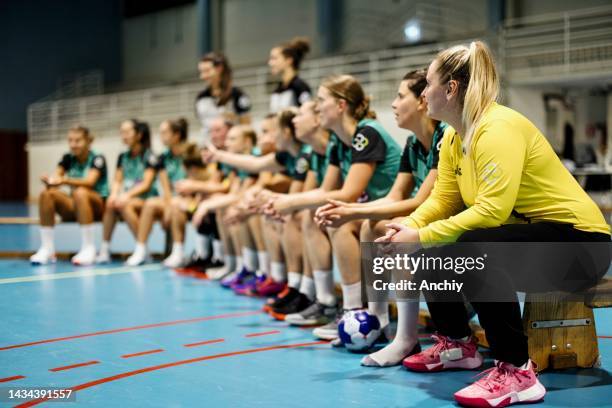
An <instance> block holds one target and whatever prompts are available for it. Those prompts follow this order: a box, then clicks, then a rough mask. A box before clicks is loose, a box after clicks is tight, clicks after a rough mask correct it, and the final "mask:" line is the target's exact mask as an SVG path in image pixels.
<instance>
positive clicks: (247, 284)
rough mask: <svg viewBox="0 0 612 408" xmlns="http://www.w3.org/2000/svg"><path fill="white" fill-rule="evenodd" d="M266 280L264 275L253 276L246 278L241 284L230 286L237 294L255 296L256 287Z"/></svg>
mask: <svg viewBox="0 0 612 408" xmlns="http://www.w3.org/2000/svg"><path fill="white" fill-rule="evenodd" d="M265 280H266V276H265V275H261V276H255V278H254V279H247V280H246V281H244V282H243V283H242V284H239V285H235V286H233V287H232V289H234V292H235V293H236V294H237V295H243V296H257V287H258V286H259V285H261V283H262V282H263V281H265Z"/></svg>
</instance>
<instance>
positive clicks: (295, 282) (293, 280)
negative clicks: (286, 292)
mask: <svg viewBox="0 0 612 408" xmlns="http://www.w3.org/2000/svg"><path fill="white" fill-rule="evenodd" d="M287 276H288V282H287V284H288V285H289V287H290V288H293V289H299V288H300V283H301V282H302V274H301V273H297V272H289V273H287Z"/></svg>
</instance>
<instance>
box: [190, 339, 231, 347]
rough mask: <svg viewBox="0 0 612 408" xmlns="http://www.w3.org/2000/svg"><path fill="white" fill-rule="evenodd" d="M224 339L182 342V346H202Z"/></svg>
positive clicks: (220, 341)
mask: <svg viewBox="0 0 612 408" xmlns="http://www.w3.org/2000/svg"><path fill="white" fill-rule="evenodd" d="M224 341H225V339H215V340H205V341H199V342H197V343H189V344H183V347H197V346H204V345H206V344H213V343H222V342H224Z"/></svg>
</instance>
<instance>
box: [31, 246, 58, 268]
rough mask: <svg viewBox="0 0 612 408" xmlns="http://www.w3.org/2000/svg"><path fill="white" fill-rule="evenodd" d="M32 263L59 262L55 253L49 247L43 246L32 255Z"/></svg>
mask: <svg viewBox="0 0 612 408" xmlns="http://www.w3.org/2000/svg"><path fill="white" fill-rule="evenodd" d="M30 262H31V263H32V265H47V264H50V263H55V262H57V258H56V257H55V253H53V252H50V251H49V250H48V249H47V248H44V247H41V248H40V249H39V250H38V251H36V253H35V254H34V255H32V256H31V257H30Z"/></svg>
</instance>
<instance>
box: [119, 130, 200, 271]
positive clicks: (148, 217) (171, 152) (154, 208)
mask: <svg viewBox="0 0 612 408" xmlns="http://www.w3.org/2000/svg"><path fill="white" fill-rule="evenodd" d="M187 128H188V125H187V121H186V120H185V119H183V118H180V119H177V120H165V121H163V122H162V123H161V125H160V126H159V133H160V136H161V139H162V143H163V144H164V145H165V146H166V147H167V149H166V151H165V152H164V153H162V155H161V156H160V157H159V161H158V167H157V169H158V172H157V178H158V182H159V187H158V189H159V190H161V194H162V195H161V197H149V198H147V199H146V201H145V203H144V207H143V208H142V211H141V215H140V222H139V224H138V233H137V234H136V248H135V249H134V253H133V254H132V255H130V257H129V258H128V259H127V261H126V264H127V265H130V266H135V265H140V264H142V263H144V262H145V261H146V259H147V256H148V253H147V240H148V239H149V234H150V233H151V229H152V228H153V223H154V222H155V220H161V222H162V225H163V227H164V229H166V230H167V229H169V227H170V215H171V212H170V210H171V208H172V206H171V202H172V197H173V195H174V185H175V184H176V183H177V182H178V181H179V180H182V179H184V178H185V177H186V172H185V168H184V166H183V156H182V155H183V153H184V151H185V149H186V147H187V146H188V143H187Z"/></svg>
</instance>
